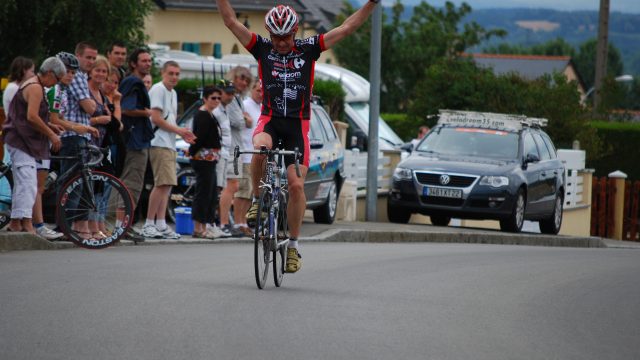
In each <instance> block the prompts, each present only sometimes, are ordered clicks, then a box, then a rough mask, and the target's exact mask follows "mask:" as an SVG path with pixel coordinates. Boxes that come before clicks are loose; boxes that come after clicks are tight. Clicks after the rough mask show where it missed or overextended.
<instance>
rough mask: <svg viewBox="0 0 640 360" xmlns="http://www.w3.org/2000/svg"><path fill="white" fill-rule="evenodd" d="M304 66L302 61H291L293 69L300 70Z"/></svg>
mask: <svg viewBox="0 0 640 360" xmlns="http://www.w3.org/2000/svg"><path fill="white" fill-rule="evenodd" d="M303 66H304V59H300V58H297V59H293V67H294V68H296V69H300V68H302V67H303Z"/></svg>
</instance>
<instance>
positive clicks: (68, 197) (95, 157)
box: [51, 145, 133, 249]
mask: <svg viewBox="0 0 640 360" xmlns="http://www.w3.org/2000/svg"><path fill="white" fill-rule="evenodd" d="M105 151H106V150H104V149H100V148H98V147H95V146H92V145H85V146H81V147H80V153H79V154H78V155H75V156H52V157H51V159H52V160H75V161H76V162H75V164H74V165H73V166H72V167H71V168H69V169H68V170H67V171H66V172H65V173H63V174H62V175H60V176H59V177H58V180H57V184H62V187H60V188H59V191H58V195H57V200H56V209H57V213H56V221H57V223H58V226H59V227H60V230H61V231H62V232H63V233H64V234H65V235H66V236H67V238H68V239H69V240H71V241H73V242H74V243H75V244H77V245H78V246H81V247H84V248H87V249H102V248H105V247H108V246H111V245H114V244H115V243H117V242H118V241H119V240H120V239H121V238H122V237H123V236H124V235H125V233H126V232H127V230H128V229H129V227H130V226H131V222H132V220H133V201H132V199H131V194H129V190H128V189H127V187H126V186H125V185H124V184H123V183H122V181H120V179H118V178H117V177H115V176H114V175H111V174H108V173H106V172H103V171H98V170H94V169H92V168H93V167H95V166H97V165H98V164H100V163H101V162H102V159H103V158H104V156H105ZM78 221H93V222H96V223H97V224H100V225H101V226H102V227H103V228H104V229H106V232H105V235H106V237H105V238H89V239H87V236H86V233H82V232H79V231H78V230H77V228H76V223H77V222H78ZM83 235H84V236H83Z"/></svg>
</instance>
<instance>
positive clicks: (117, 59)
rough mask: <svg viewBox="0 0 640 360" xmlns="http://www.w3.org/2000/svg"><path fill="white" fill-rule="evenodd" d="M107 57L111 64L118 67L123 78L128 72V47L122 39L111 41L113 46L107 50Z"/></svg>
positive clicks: (120, 76)
mask: <svg viewBox="0 0 640 360" xmlns="http://www.w3.org/2000/svg"><path fill="white" fill-rule="evenodd" d="M107 59H109V64H111V66H113V67H115V68H116V69H117V72H118V75H119V78H120V79H123V78H124V76H125V74H126V73H127V70H126V69H125V63H126V62H127V47H126V46H125V45H124V43H123V42H122V41H114V42H113V43H111V47H110V48H109V50H107Z"/></svg>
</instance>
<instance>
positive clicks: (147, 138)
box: [119, 48, 153, 241]
mask: <svg viewBox="0 0 640 360" xmlns="http://www.w3.org/2000/svg"><path fill="white" fill-rule="evenodd" d="M151 65H152V63H151V54H150V53H149V51H148V50H146V49H142V48H140V49H136V50H134V51H133V52H132V53H131V55H130V56H129V69H130V70H131V74H130V75H129V76H127V77H126V78H124V79H123V80H122V82H121V83H120V88H119V91H120V93H121V94H122V100H121V106H122V122H123V124H124V133H125V139H126V141H125V145H126V147H127V153H126V155H125V161H124V166H123V169H122V174H121V176H120V178H121V179H122V182H123V183H124V184H125V185H126V186H127V188H128V189H129V192H130V193H131V198H132V199H133V207H134V209H135V208H136V206H137V205H138V200H139V199H140V193H141V192H142V187H143V186H144V174H145V172H146V170H147V162H148V161H149V148H150V147H151V139H153V128H152V127H151V120H150V118H149V117H150V116H151V104H150V101H149V93H148V92H147V88H146V87H145V86H144V83H143V82H142V78H144V76H145V75H147V74H149V73H150V72H151ZM127 236H128V237H129V238H130V239H132V240H134V241H143V240H144V237H143V236H141V235H139V234H137V233H136V231H129V232H128V234H127Z"/></svg>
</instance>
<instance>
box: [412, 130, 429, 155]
mask: <svg viewBox="0 0 640 360" xmlns="http://www.w3.org/2000/svg"><path fill="white" fill-rule="evenodd" d="M428 132H429V127H428V126H426V125H422V126H420V127H419V128H418V137H417V138H415V139H413V140H411V145H413V147H412V150H415V148H416V147H417V146H418V143H419V142H420V140H422V138H423V137H424V136H425V135H427V133H428Z"/></svg>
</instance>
